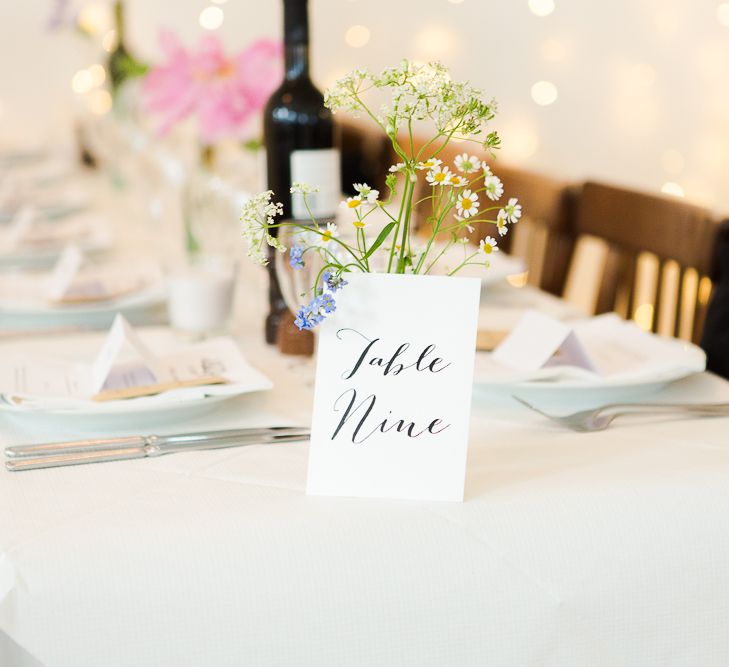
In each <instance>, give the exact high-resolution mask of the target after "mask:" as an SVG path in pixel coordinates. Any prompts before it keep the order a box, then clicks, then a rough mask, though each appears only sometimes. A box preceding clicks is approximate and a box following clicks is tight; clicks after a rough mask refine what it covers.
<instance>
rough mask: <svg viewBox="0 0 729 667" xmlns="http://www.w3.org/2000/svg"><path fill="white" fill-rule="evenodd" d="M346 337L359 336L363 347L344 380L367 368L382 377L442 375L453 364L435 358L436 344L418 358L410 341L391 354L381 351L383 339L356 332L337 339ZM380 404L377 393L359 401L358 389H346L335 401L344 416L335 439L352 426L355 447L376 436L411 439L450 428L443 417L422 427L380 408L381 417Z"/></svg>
mask: <svg viewBox="0 0 729 667" xmlns="http://www.w3.org/2000/svg"><path fill="white" fill-rule="evenodd" d="M345 337H355V338H357V337H358V338H359V340H360V341H361V344H362V347H361V350H360V351H359V352H358V354H357V358H356V360H355V362H354V365H353V366H352V368H351V369H349V370H346V371H344V373H343V374H342V379H344V380H351V379H352V378H354V377H355V376H357V377H359V376H358V375H357V374H358V373H359V371H360V369H362V367H363V366H370V367H373V368H375V369H377V370H378V372H379V371H381V372H382V377H396V376H398V375H400V374H401V373H404V372H405V371H408V370H411V369H412V370H413V372H416V373H423V372H429V373H440V372H442V371H444V370H445V369H446V368H448V367H449V366H450V365H451V364H450V362H447V361H445V360H444V359H443V358H441V357H437V356H435V345H432V344H429V345H426V346H425V347H424V348H422V350H420V353H419V354H417V355H415V354H413V353H409V350H410V348H411V345H410V343H408V342H403V343H400V344H398V345H397V346H395V347H394V348H391V351H390V353H387V351H385V352H382V351H381V348H383V347H384V345H383V342H382V341H381V339H380V338H369V337H368V336H366V335H364V334H363V333H361V332H360V331H357V330H356V329H339V331H337V338H338V339H339V340H344V338H345ZM376 404H377V396H376V395H375V394H369V395H368V396H367V397H365V398H363V399H361V400H359V402H358V393H357V389H356V388H354V387H352V388H349V389H346V390H345V391H344V392H343V393H342V394H340V395H339V397H338V398H337V399H336V400H335V401H334V406H333V407H334V412H335V413H339V412H342V415H341V417H340V419H339V423H338V424H337V426H336V428H335V429H334V432H333V434H332V438H331V439H332V440H334V439H335V438H336V437H337V435H339V434H340V432H342V431H343V430H344V428H345V426H347V427H349V426H352V431H351V436H350V437H351V440H352V442H353V443H355V444H361V443H363V442H365V441H366V440H368V439H369V438H371V437H372V436H373V435H374V434H376V433H388V432H391V431H395V432H397V433H402V434H403V435H405V436H407V437H408V438H418V437H420V436H421V435H423V434H426V433H430V434H432V435H436V434H438V433H442V432H443V431H445V430H446V429H447V428H448V427H449V426H450V424H444V423H443V419H441V418H439V417H436V418H434V419H431V420H430V421H428V422H427V425H425V426H423V425H422V424H421V425H420V426H418V425H416V424H415V422H414V421H413V420H408V419H405V418H399V419H398V418H395V417H393V416H392V412H393V411H392V410H387V411H386V413H383V412H382V408H380V407H379V406H377V407H378V410H377V412H378V413H379V415H376V414H375V410H376Z"/></svg>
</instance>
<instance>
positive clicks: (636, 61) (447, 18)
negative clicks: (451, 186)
mask: <svg viewBox="0 0 729 667" xmlns="http://www.w3.org/2000/svg"><path fill="white" fill-rule="evenodd" d="M532 2H533V3H534V2H537V3H539V0H532ZM544 2H546V3H547V4H549V0H541V3H542V4H543V3H544ZM73 4H75V6H76V7H77V8H79V7H83V6H84V5H89V4H92V5H95V6H96V12H95V13H94V12H93V11H92V15H95V16H97V19H96V20H97V22H101V23H103V20H104V8H105V7H108V3H105V2H103V0H102V1H101V2H95V3H84V2H79V1H77V2H76V3H72V5H73ZM310 4H311V22H312V31H313V37H314V43H313V54H312V55H313V69H314V75H315V78H316V80H317V82H318V83H319V84H320V86H321V87H325V86H326V85H327V84H329V83H331V82H332V81H333V80H334V79H335V78H336V77H337V76H339V75H341V74H343V73H344V72H346V71H347V70H348V69H349V68H352V67H354V66H362V65H365V66H368V67H371V68H380V67H383V66H385V65H389V64H394V63H395V62H397V61H398V60H399V59H400V58H401V57H403V56H408V57H412V58H417V59H421V60H428V59H435V58H437V59H440V60H442V61H443V62H444V63H446V64H447V65H448V66H449V67H451V69H452V72H453V75H454V77H456V78H465V79H470V80H471V82H472V83H474V84H475V85H477V86H479V87H481V88H483V89H484V90H485V91H486V92H487V94H488V95H493V96H495V97H496V98H497V99H498V100H499V102H500V113H499V116H498V119H497V122H496V128H497V129H498V130H499V131H500V132H501V134H502V137H503V144H504V150H503V151H502V159H503V160H504V161H509V162H511V163H517V164H521V165H524V166H527V167H532V168H534V169H538V170H541V171H545V172H549V173H552V174H553V175H555V176H561V177H566V178H576V179H579V178H584V177H595V178H603V179H607V180H609V181H612V182H616V183H623V184H627V185H631V186H634V187H638V188H641V189H645V190H651V191H658V190H660V189H661V187H663V186H664V184H665V183H666V182H671V183H675V184H677V185H678V186H680V188H681V189H682V190H683V191H684V192H685V195H686V197H687V198H688V199H690V200H693V201H696V202H699V203H704V204H707V205H709V206H711V207H713V208H715V209H717V210H719V211H721V212H729V187H727V175H729V27H726V26H725V25H723V23H727V24H729V5H723V6H722V4H721V3H720V2H717V1H715V0H611V1H609V2H608V1H601V2H598V1H596V0H587V1H586V0H554V11H552V12H551V13H550V14H549V15H547V16H541V17H540V16H537V15H536V14H535V13H534V12H532V11H531V10H530V7H529V4H528V2H527V0H460V1H454V0H311V3H310ZM209 5H210V2H207V1H206V0H128V15H129V16H128V18H129V30H128V32H129V41H130V43H131V44H132V46H134V47H135V49H136V50H137V51H138V52H139V54H140V55H142V56H144V57H146V58H150V59H153V58H155V57H156V55H157V51H156V43H157V33H158V30H159V29H160V28H161V27H168V28H171V29H173V30H175V31H176V32H177V33H178V34H179V35H180V36H181V37H182V38H183V39H184V40H186V41H188V42H193V41H194V40H196V39H197V38H198V37H199V36H200V35H201V34H203V33H204V32H205V30H204V29H203V28H202V27H201V26H200V25H199V16H200V12H201V11H202V10H203V9H204V8H205V7H207V6H209ZM52 6H53V2H52V0H22V1H17V2H12V1H11V0H2V3H1V7H0V141H5V142H8V141H15V140H17V139H18V137H26V136H27V137H37V138H39V139H42V140H45V139H51V138H54V137H60V136H63V134H64V132H66V130H67V128H68V127H69V125H70V121H69V118H70V116H71V114H72V113H73V109H74V103H78V100H74V93H73V92H72V90H71V85H70V82H71V79H72V77H73V75H74V73H75V72H76V71H77V70H78V69H79V68H82V67H86V66H88V65H90V64H91V63H93V62H96V61H98V60H99V58H100V51H99V48H98V46H97V45H94V44H93V43H90V42H88V41H85V40H84V39H83V38H80V37H78V36H76V35H74V34H72V33H71V32H70V31H68V30H66V31H61V32H55V33H49V32H48V31H47V30H46V28H45V24H46V21H47V18H48V15H49V13H50V10H51V7H52ZM219 6H220V7H221V8H222V10H223V12H224V21H223V24H222V25H221V27H220V28H219V29H218V32H219V34H220V35H221V36H222V38H223V39H224V41H225V42H226V44H227V45H228V46H229V47H230V48H231V49H234V48H238V47H242V46H243V45H245V44H246V43H247V42H248V41H249V40H251V39H253V38H255V37H258V36H277V35H279V34H280V32H279V31H280V23H281V7H280V3H279V2H278V1H276V0H228V1H227V2H224V4H221V5H219ZM353 26H363V27H364V28H365V29H366V30H363V29H362V28H356V29H355V30H354V34H352V33H351V32H350V39H351V38H352V37H354V38H357V37H359V39H360V42H362V41H366V42H367V43H366V44H364V45H362V46H353V45H351V44H349V43H348V42H347V37H346V36H347V31H348V30H350V28H352V27H353ZM542 80H546V81H549V82H551V83H553V84H554V86H555V87H556V89H557V93H558V97H557V99H556V100H555V101H554V102H553V103H552V104H549V105H547V106H540V105H538V104H536V103H535V102H534V100H533V99H532V95H531V89H532V86H533V84H534V83H536V82H538V81H542ZM668 187H672V188H673V189H674V190H676V189H677V188H676V187H675V186H668Z"/></svg>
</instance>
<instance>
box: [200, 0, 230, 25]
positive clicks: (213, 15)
mask: <svg viewBox="0 0 729 667" xmlns="http://www.w3.org/2000/svg"><path fill="white" fill-rule="evenodd" d="M224 18H225V14H223V10H222V9H221V8H220V7H215V6H213V5H211V6H209V7H205V9H203V10H202V11H201V12H200V18H199V19H198V21H199V23H200V25H201V26H202V27H203V28H205V30H217V29H218V28H219V27H220V26H221V25H223V19H224Z"/></svg>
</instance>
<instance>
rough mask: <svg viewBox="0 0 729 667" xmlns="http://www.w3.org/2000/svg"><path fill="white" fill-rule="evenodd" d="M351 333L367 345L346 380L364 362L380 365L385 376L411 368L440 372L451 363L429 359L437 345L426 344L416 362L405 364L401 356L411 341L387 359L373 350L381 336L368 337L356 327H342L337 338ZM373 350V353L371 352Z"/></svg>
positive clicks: (408, 347)
mask: <svg viewBox="0 0 729 667" xmlns="http://www.w3.org/2000/svg"><path fill="white" fill-rule="evenodd" d="M350 333H353V334H356V335H358V336H359V337H360V338H362V340H363V341H365V343H366V345H365V346H364V348H363V349H362V352H361V353H360V355H359V357H358V358H357V361H356V362H355V364H354V368H352V370H349V371H345V372H344V376H343V377H344V379H345V380H350V379H351V378H353V377H354V375H355V373H357V371H358V370H359V369H360V367H361V366H362V364H363V363H367V364H368V365H370V366H379V367H380V368H382V369H383V372H382V374H383V375H385V376H387V375H390V374H392V375H399V374H400V373H402V372H403V371H405V370H408V369H409V368H414V369H415V370H416V371H418V372H423V371H430V372H431V373H440V372H441V371H443V370H445V369H446V368H448V366H450V363H446V362H445V361H444V360H443V359H441V358H440V357H435V358H433V359H431V360H428V357H429V356H430V355H431V354H432V353H433V352H434V351H435V345H426V346H425V347H424V348H423V350H422V351H421V352H420V355H419V356H418V358H417V359H416V360H415V361H414V362H412V363H410V364H405V363H403V362H404V360H401V357H402V356H403V355H404V354H405V352H407V350H408V349H410V343H401V344H400V345H399V346H398V347H397V348H396V349H395V351H394V352H393V353H392V355H391V356H390V357H389V358H387V360H385V359H386V357H380V356H376V355H375V354H374V352H372V349H373V348H374V346H375V345H376V344H377V343H378V342H379V341H380V339H379V338H368V337H367V336H365V335H364V334H363V333H360V332H359V331H357V330H356V329H340V330H339V331H337V338H339V340H342V339H343V336H344V335H345V334H350ZM371 352H372V354H370V353H371ZM368 357H369V359H368Z"/></svg>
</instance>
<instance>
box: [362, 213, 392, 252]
mask: <svg viewBox="0 0 729 667" xmlns="http://www.w3.org/2000/svg"><path fill="white" fill-rule="evenodd" d="M396 224H397V223H395V222H390V223H388V224H386V225H385V227H384V228H383V230H382V231H381V232H380V234H379V236H378V237H377V238H376V239H375V242H374V243H373V244H372V245H371V246H370V247H369V250H368V251H367V252H366V253H365V256H364V258H365V259H369V257H370V256H371V255H372V253H373V252H374V251H375V250H377V248H379V247H380V246H381V245H382V244H383V243H384V242H385V239H386V238H387V237H388V236H389V235H390V232H391V231H392V230H393V228H394V227H395V225H396Z"/></svg>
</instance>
